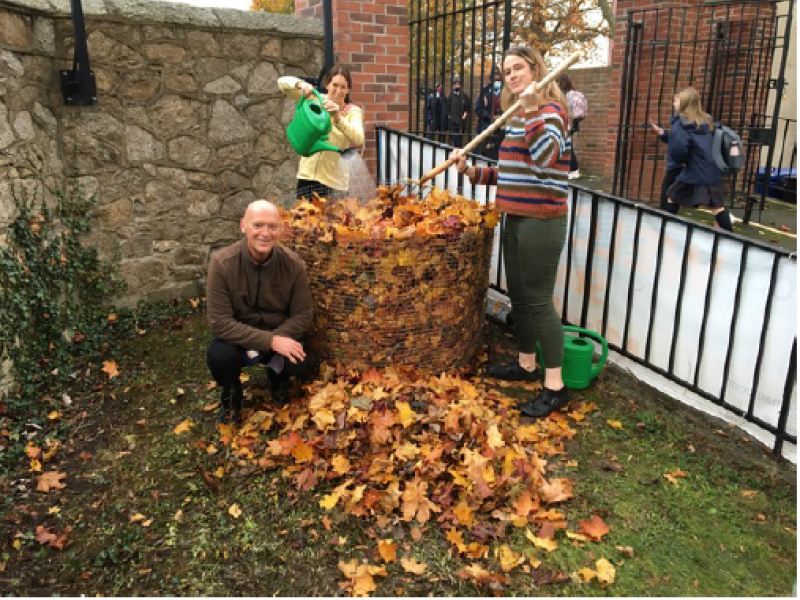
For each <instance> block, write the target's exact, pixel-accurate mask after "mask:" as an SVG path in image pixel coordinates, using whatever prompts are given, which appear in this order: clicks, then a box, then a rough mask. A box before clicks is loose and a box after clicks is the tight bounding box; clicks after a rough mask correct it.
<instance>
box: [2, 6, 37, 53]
mask: <svg viewBox="0 0 800 600" xmlns="http://www.w3.org/2000/svg"><path fill="white" fill-rule="evenodd" d="M0 44H2V45H3V46H5V47H6V48H10V49H13V50H30V49H31V48H32V47H33V23H32V19H31V17H28V16H23V15H18V14H15V13H10V12H0Z"/></svg>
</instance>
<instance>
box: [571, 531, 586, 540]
mask: <svg viewBox="0 0 800 600" xmlns="http://www.w3.org/2000/svg"><path fill="white" fill-rule="evenodd" d="M567 537H568V538H569V539H571V540H578V541H579V542H588V541H589V538H587V537H586V536H585V535H583V534H582V533H573V532H572V531H568V532H567Z"/></svg>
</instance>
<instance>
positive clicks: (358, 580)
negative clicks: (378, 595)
mask: <svg viewBox="0 0 800 600" xmlns="http://www.w3.org/2000/svg"><path fill="white" fill-rule="evenodd" d="M376 589H377V586H376V585H375V580H374V579H373V578H372V575H370V574H369V573H365V574H364V575H360V576H358V577H354V578H353V596H368V595H369V594H370V592H374V591H375V590H376Z"/></svg>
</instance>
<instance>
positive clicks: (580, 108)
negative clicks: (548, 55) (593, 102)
mask: <svg viewBox="0 0 800 600" xmlns="http://www.w3.org/2000/svg"><path fill="white" fill-rule="evenodd" d="M557 81H558V87H560V88H561V91H562V92H563V93H564V95H565V96H566V98H567V110H569V119H570V128H569V134H570V136H571V137H572V138H573V139H574V138H575V134H576V133H578V131H580V123H581V121H583V120H584V119H585V118H586V113H587V112H588V109H589V103H588V102H587V101H586V96H584V95H583V94H582V93H581V92H579V91H578V90H576V89H575V88H574V86H573V85H572V80H571V79H570V78H569V75H567V74H566V73H561V74H560V75H559V76H558V80H557ZM580 176H581V172H580V171H579V170H578V156H577V155H576V154H575V144H574V142H573V144H572V158H571V159H570V163H569V174H568V175H567V177H568V178H569V179H577V178H578V177H580Z"/></svg>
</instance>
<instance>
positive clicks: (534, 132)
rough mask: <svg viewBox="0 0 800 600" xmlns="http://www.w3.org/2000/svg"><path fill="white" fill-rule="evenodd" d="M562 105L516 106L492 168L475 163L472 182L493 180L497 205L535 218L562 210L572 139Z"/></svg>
mask: <svg viewBox="0 0 800 600" xmlns="http://www.w3.org/2000/svg"><path fill="white" fill-rule="evenodd" d="M568 122H569V117H568V116H567V110H566V108H564V107H563V106H561V105H559V104H557V103H551V104H546V105H544V106H541V107H540V108H539V110H537V111H530V112H523V111H520V112H518V113H517V114H516V115H514V116H513V117H511V119H509V122H508V125H507V126H506V136H505V138H504V139H503V144H502V145H501V146H500V150H499V152H498V161H497V167H475V173H474V175H473V177H472V178H471V181H472V183H473V184H476V185H481V184H482V185H497V195H496V197H495V203H496V205H497V208H498V210H501V211H503V212H506V213H509V214H512V215H519V216H521V217H535V218H537V219H553V218H555V217H560V216H562V215H565V214H567V191H568V190H569V186H568V185H567V173H568V172H569V161H570V156H571V154H572V140H571V139H570V137H569V136H568V134H567V123H568Z"/></svg>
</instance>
